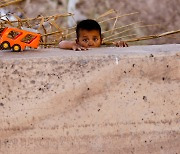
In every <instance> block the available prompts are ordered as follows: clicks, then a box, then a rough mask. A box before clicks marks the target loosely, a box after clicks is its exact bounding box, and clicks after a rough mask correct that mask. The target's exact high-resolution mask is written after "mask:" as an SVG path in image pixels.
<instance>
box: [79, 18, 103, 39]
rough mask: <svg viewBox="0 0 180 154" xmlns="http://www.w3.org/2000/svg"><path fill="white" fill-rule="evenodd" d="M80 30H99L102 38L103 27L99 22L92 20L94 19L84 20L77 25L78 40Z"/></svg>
mask: <svg viewBox="0 0 180 154" xmlns="http://www.w3.org/2000/svg"><path fill="white" fill-rule="evenodd" d="M80 30H88V31H91V30H98V31H99V35H100V37H101V27H100V25H99V24H98V22H97V21H95V20H92V19H86V20H82V21H80V22H79V23H78V24H77V27H76V37H77V39H78V38H79V31H80Z"/></svg>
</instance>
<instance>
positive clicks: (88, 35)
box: [77, 29, 102, 48]
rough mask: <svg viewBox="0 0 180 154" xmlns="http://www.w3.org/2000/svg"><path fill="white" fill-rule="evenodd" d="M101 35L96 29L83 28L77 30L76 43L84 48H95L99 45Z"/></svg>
mask: <svg viewBox="0 0 180 154" xmlns="http://www.w3.org/2000/svg"><path fill="white" fill-rule="evenodd" d="M101 42H102V39H101V36H100V34H99V31H98V30H90V31H88V30H84V29H81V30H80V31H79V38H77V43H78V44H79V45H81V46H82V47H85V48H96V47H100V46H101Z"/></svg>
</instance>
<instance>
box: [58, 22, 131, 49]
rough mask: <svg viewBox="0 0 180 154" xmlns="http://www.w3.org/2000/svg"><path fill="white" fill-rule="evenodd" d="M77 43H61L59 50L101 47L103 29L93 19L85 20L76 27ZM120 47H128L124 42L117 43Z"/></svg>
mask: <svg viewBox="0 0 180 154" xmlns="http://www.w3.org/2000/svg"><path fill="white" fill-rule="evenodd" d="M76 37H77V39H76V41H61V42H60V43H59V48H61V49H70V50H87V49H88V48H96V47H100V46H101V44H102V36H101V27H100V25H99V24H98V23H97V22H96V21H95V20H91V19H87V20H83V21H81V22H79V23H78V25H77V27H76ZM115 45H116V46H118V47H127V46H128V45H127V44H126V43H125V42H123V41H119V42H115Z"/></svg>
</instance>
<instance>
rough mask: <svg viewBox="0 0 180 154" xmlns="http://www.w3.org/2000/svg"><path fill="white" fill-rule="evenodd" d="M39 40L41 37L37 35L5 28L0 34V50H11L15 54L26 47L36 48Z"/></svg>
mask: <svg viewBox="0 0 180 154" xmlns="http://www.w3.org/2000/svg"><path fill="white" fill-rule="evenodd" d="M40 39H41V35H40V34H38V33H35V32H30V31H27V30H22V29H18V28H10V27H6V28H5V29H4V30H3V31H2V33H1V36H0V45H1V48H2V49H12V50H13V51H16V52H17V51H22V50H24V49H25V48H26V47H31V48H37V47H38V45H39V42H40Z"/></svg>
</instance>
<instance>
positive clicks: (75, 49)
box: [72, 43, 88, 51]
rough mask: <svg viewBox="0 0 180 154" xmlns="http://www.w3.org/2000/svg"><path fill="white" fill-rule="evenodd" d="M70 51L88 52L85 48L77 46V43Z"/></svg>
mask: <svg viewBox="0 0 180 154" xmlns="http://www.w3.org/2000/svg"><path fill="white" fill-rule="evenodd" d="M72 49H73V50H74V51H81V50H88V49H87V48H85V47H82V46H80V45H79V44H77V43H75V44H74V45H73V46H72Z"/></svg>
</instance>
